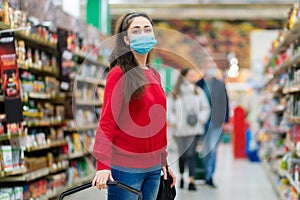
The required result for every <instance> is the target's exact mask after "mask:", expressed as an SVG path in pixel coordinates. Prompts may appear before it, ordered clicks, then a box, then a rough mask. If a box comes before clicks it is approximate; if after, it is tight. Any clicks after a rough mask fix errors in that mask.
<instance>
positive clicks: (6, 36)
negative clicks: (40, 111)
mask: <svg viewBox="0 0 300 200" xmlns="http://www.w3.org/2000/svg"><path fill="white" fill-rule="evenodd" d="M0 69H1V80H2V89H3V95H4V110H5V114H6V123H19V122H22V121H23V114H22V101H21V91H20V89H21V87H20V81H19V78H20V77H19V69H18V65H17V56H16V48H15V38H14V33H13V32H4V33H3V32H2V33H0Z"/></svg>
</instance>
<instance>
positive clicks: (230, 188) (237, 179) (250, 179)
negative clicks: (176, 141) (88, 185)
mask: <svg viewBox="0 0 300 200" xmlns="http://www.w3.org/2000/svg"><path fill="white" fill-rule="evenodd" d="M169 153H170V154H169V156H170V160H172V159H173V160H174V161H173V162H171V167H172V169H173V171H174V172H175V173H176V175H177V177H179V176H178V175H179V173H178V167H177V162H176V157H177V155H176V147H172V146H171V147H170V149H169ZM215 183H216V185H217V188H216V189H212V188H209V187H207V186H205V185H204V184H203V183H201V181H197V191H193V192H191V191H188V190H187V189H179V187H177V197H176V199H177V200H195V199H203V200H278V197H277V195H276V193H275V192H274V190H273V188H272V186H271V183H270V182H269V180H268V178H267V175H266V173H265V171H264V169H263V167H262V166H261V164H260V163H251V162H249V161H248V160H245V159H243V160H235V159H233V155H232V147H231V145H230V144H226V145H225V144H222V145H220V146H219V149H218V159H217V169H216V175H215ZM105 196H106V192H105V191H104V190H103V191H97V190H96V189H88V190H86V191H84V192H80V193H78V194H76V195H73V196H70V197H69V198H66V199H72V200H73V199H85V200H89V199H106V198H105ZM95 197H96V198H95Z"/></svg>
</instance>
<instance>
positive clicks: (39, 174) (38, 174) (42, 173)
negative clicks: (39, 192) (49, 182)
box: [0, 168, 49, 182]
mask: <svg viewBox="0 0 300 200" xmlns="http://www.w3.org/2000/svg"><path fill="white" fill-rule="evenodd" d="M48 174H49V168H43V169H39V170H36V171H33V172H29V173H26V174H23V175H21V176H7V177H4V178H1V179H0V182H22V181H26V182H29V181H32V180H35V179H38V178H41V177H44V176H47V175H48Z"/></svg>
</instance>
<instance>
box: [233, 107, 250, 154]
mask: <svg viewBox="0 0 300 200" xmlns="http://www.w3.org/2000/svg"><path fill="white" fill-rule="evenodd" d="M246 128H247V123H246V112H245V110H244V109H243V108H242V107H241V106H237V107H236V108H235V109H234V116H233V141H232V142H233V155H234V158H246V157H247V156H246Z"/></svg>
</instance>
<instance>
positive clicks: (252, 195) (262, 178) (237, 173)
mask: <svg viewBox="0 0 300 200" xmlns="http://www.w3.org/2000/svg"><path fill="white" fill-rule="evenodd" d="M174 167H175V165H174ZM176 171H177V170H176ZM215 184H216V185H217V188H216V189H212V188H210V187H207V186H206V185H204V184H198V185H197V189H198V190H197V191H196V192H190V191H188V190H187V189H184V190H182V189H178V196H177V199H178V200H192V199H193V200H194V199H204V200H278V199H279V198H278V197H277V195H276V193H275V191H274V190H273V188H272V185H271V183H270V182H269V179H268V177H267V175H266V172H265V171H264V169H263V167H262V165H261V164H260V163H252V162H249V161H248V160H245V159H239V160H235V159H234V158H233V153H232V147H231V145H228V144H226V145H224V144H222V145H220V146H219V149H218V158H217V169H216V174H215Z"/></svg>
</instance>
